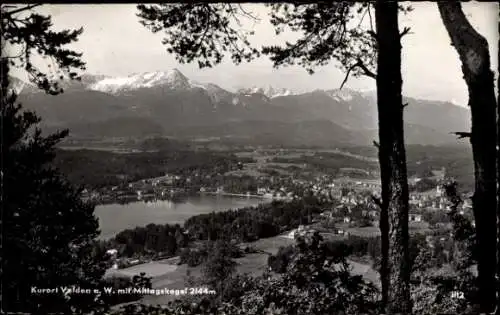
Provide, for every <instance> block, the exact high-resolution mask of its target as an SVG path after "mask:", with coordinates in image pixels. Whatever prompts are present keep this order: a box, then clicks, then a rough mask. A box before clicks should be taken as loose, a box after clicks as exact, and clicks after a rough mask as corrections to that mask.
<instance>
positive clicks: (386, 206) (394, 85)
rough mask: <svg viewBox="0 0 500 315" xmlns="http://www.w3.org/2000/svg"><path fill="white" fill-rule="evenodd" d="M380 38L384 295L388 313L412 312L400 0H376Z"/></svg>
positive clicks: (379, 114) (382, 271) (378, 73)
mask: <svg viewBox="0 0 500 315" xmlns="http://www.w3.org/2000/svg"><path fill="white" fill-rule="evenodd" d="M375 19H376V35H377V40H378V64H377V104H378V120H379V139H380V143H379V161H380V172H381V180H382V200H381V201H382V202H381V214H380V230H381V233H382V262H381V282H382V299H383V301H382V302H383V305H384V307H386V312H387V313H393V314H394V313H398V314H410V313H411V298H410V264H409V248H408V243H409V236H408V209H409V205H408V180H407V170H406V153H405V145H404V128H403V99H402V95H401V89H402V82H403V80H402V77H401V41H400V33H399V28H398V3H397V2H395V1H394V2H393V1H383V0H378V1H377V2H376V3H375Z"/></svg>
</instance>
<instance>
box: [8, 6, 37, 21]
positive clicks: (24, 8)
mask: <svg viewBox="0 0 500 315" xmlns="http://www.w3.org/2000/svg"><path fill="white" fill-rule="evenodd" d="M41 5H42V3H38V4H30V5H27V6H25V7H22V8H19V9H16V10H12V11H10V12H3V13H2V15H3V17H4V18H10V17H11V16H12V15H13V14H16V13H19V12H23V11H26V10H31V9H33V8H35V7H38V6H41Z"/></svg>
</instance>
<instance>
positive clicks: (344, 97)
mask: <svg viewBox="0 0 500 315" xmlns="http://www.w3.org/2000/svg"><path fill="white" fill-rule="evenodd" d="M324 92H325V93H326V94H327V95H328V96H330V97H331V98H333V99H334V100H336V101H339V102H349V101H351V100H352V99H353V95H354V93H355V92H354V91H352V90H349V89H345V88H344V89H342V90H340V89H335V90H329V91H324Z"/></svg>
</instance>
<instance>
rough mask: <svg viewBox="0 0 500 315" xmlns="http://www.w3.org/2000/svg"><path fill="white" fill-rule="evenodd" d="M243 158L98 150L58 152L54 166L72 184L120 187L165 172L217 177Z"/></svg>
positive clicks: (182, 152)
mask: <svg viewBox="0 0 500 315" xmlns="http://www.w3.org/2000/svg"><path fill="white" fill-rule="evenodd" d="M241 161H243V162H244V159H241V158H237V157H235V156H234V155H228V154H223V153H217V152H208V151H158V152H140V153H123V154H122V153H112V152H106V151H99V150H58V151H57V154H56V157H55V160H54V162H53V166H55V167H56V168H58V169H59V170H60V171H61V172H62V173H63V174H65V175H66V176H67V177H68V179H69V180H70V182H72V183H73V184H75V185H77V186H84V187H85V188H102V187H105V186H118V185H121V184H124V183H128V182H133V181H138V180H140V179H145V178H151V177H158V176H163V175H165V173H176V174H177V173H178V174H189V173H192V172H193V170H196V171H198V172H202V173H203V172H205V173H207V172H208V174H212V173H214V174H217V173H223V172H227V171H230V170H232V169H236V168H237V164H238V162H241Z"/></svg>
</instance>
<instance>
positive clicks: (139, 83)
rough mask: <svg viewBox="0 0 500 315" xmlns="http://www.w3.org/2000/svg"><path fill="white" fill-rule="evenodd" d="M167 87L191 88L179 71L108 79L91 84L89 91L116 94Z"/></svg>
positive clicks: (173, 70)
mask: <svg viewBox="0 0 500 315" xmlns="http://www.w3.org/2000/svg"><path fill="white" fill-rule="evenodd" d="M155 86H168V87H170V88H172V89H188V88H191V84H190V83H189V80H188V78H186V76H184V75H183V74H182V73H181V72H180V71H179V70H177V69H172V70H169V71H155V72H145V73H140V74H133V75H129V76H124V77H108V78H105V79H103V80H100V81H98V82H96V83H94V84H92V85H91V86H90V87H89V88H90V89H91V90H96V91H101V92H108V93H118V92H121V91H126V90H135V89H140V88H151V87H155Z"/></svg>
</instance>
